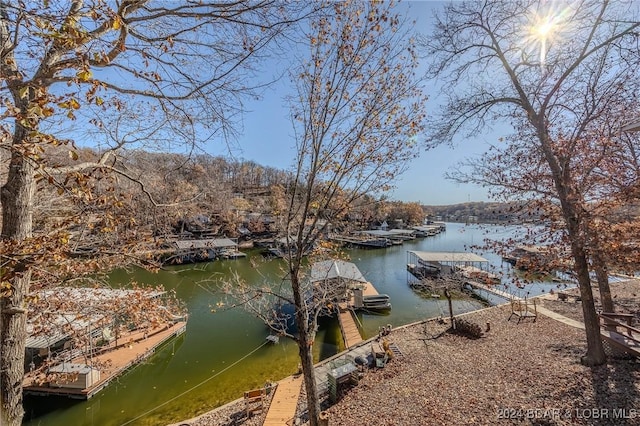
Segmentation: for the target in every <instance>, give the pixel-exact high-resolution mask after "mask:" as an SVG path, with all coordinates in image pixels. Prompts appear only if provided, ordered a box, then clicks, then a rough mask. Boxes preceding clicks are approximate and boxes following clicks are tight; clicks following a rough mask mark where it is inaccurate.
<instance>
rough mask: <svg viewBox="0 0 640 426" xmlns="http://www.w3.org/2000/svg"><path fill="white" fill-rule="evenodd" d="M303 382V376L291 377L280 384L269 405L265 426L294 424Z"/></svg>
mask: <svg viewBox="0 0 640 426" xmlns="http://www.w3.org/2000/svg"><path fill="white" fill-rule="evenodd" d="M302 382H303V377H302V374H300V375H298V376H290V377H287V378H286V379H283V380H281V381H279V382H278V387H277V388H276V392H275V394H274V395H273V399H272V400H271V404H270V405H269V411H267V416H266V417H265V419H264V423H263V425H264V426H283V425H289V424H293V419H294V417H295V415H296V409H297V407H298V398H299V397H300V388H301V387H302Z"/></svg>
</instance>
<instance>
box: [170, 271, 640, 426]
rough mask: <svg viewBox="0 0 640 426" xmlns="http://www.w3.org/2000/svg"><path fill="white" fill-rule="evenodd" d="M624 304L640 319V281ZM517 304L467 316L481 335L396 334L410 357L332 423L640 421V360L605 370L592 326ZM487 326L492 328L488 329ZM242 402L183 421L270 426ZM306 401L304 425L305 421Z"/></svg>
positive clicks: (629, 285)
mask: <svg viewBox="0 0 640 426" xmlns="http://www.w3.org/2000/svg"><path fill="white" fill-rule="evenodd" d="M611 286H612V292H613V294H614V297H615V299H614V300H615V301H616V305H617V307H619V309H620V311H621V312H629V311H631V312H632V313H634V314H635V315H636V321H638V320H640V303H639V302H640V297H638V296H639V295H640V281H637V280H636V281H628V282H626V283H615V284H612V285H611ZM541 303H542V305H543V306H545V307H546V308H547V309H551V310H554V311H556V312H558V311H562V312H560V313H561V314H562V315H565V316H567V317H570V318H574V319H581V305H580V303H579V301H575V298H573V299H569V300H568V301H559V300H558V299H557V296H556V295H548V296H546V297H545V298H543V299H542V300H541ZM510 312H511V311H510V307H509V306H508V305H503V306H498V307H493V308H488V309H483V310H480V311H476V312H472V313H469V314H465V315H464V318H465V319H466V320H468V321H469V322H472V323H476V324H478V325H479V326H481V328H482V330H483V331H484V332H483V335H482V337H480V338H478V339H472V338H469V337H467V336H464V335H460V334H456V333H450V332H447V328H448V324H446V323H444V324H443V323H439V322H437V321H427V322H423V323H418V324H413V325H410V326H405V327H400V328H399V329H396V330H393V331H392V332H391V334H390V335H389V336H388V339H389V340H390V341H393V342H395V343H396V344H397V345H398V346H399V347H400V348H401V350H402V352H403V353H404V356H403V357H401V358H396V359H393V360H392V361H390V362H389V363H388V364H387V365H386V367H385V368H382V369H369V370H367V371H366V372H365V373H364V374H362V377H361V378H360V380H359V383H358V385H357V386H355V387H353V388H351V389H348V390H346V391H345V392H344V393H343V394H342V396H341V398H340V399H339V401H338V402H337V403H336V404H335V405H333V406H331V407H327V409H326V413H327V414H328V417H329V424H331V425H364V424H376V425H464V424H474V425H494V424H505V425H511V424H526V425H570V424H571V425H574V424H578V425H640V362H639V361H638V359H636V358H628V357H626V356H622V355H612V356H611V357H610V359H609V362H608V363H607V364H605V365H602V366H598V367H593V368H589V367H585V366H583V365H581V364H580V356H581V355H583V354H584V352H585V348H586V342H585V334H584V331H583V330H580V329H578V328H575V327H572V326H570V325H567V324H565V323H563V322H560V321H558V320H556V319H552V318H549V317H546V316H544V315H540V314H539V315H538V317H537V319H536V321H535V322H534V321H532V320H531V319H527V320H526V321H521V322H520V323H517V321H514V320H513V319H512V320H511V321H509V320H508V318H509V316H510ZM487 328H488V329H489V330H488V331H486V330H487ZM243 409H244V403H243V401H242V400H237V401H234V402H233V403H230V404H227V405H226V406H224V407H221V408H219V409H216V410H213V411H212V412H209V413H206V414H204V415H203V416H200V417H198V418H195V419H191V420H187V421H184V422H180V423H177V424H176V425H190V426H205V425H225V426H230V425H247V426H254V425H260V424H262V421H263V420H264V416H265V414H266V410H264V411H263V413H262V414H260V415H257V416H254V417H251V418H246V417H245V416H244V412H243ZM304 409H305V404H304V399H303V398H301V400H300V403H299V410H298V418H299V419H298V421H297V422H296V423H295V424H305V421H304Z"/></svg>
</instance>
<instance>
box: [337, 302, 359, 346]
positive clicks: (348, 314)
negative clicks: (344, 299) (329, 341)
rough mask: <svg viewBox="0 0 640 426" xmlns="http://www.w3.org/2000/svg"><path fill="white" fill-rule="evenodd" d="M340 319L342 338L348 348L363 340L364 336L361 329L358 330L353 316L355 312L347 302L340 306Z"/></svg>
mask: <svg viewBox="0 0 640 426" xmlns="http://www.w3.org/2000/svg"><path fill="white" fill-rule="evenodd" d="M338 320H339V322H340V331H342V338H343V340H344V346H345V348H346V349H349V348H350V347H352V346H355V345H357V344H358V343H360V342H362V336H361V335H360V330H358V326H357V324H356V321H355V319H354V318H353V312H352V311H351V309H349V308H348V307H347V304H346V303H341V304H340V305H339V306H338Z"/></svg>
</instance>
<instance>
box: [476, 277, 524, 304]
mask: <svg viewBox="0 0 640 426" xmlns="http://www.w3.org/2000/svg"><path fill="white" fill-rule="evenodd" d="M465 284H468V285H469V286H470V287H472V288H476V289H478V290H483V291H486V292H487V293H491V294H493V295H495V296H498V297H502V298H503V299H506V300H512V299H520V297H518V296H516V295H513V294H511V293H507V292H506V291H502V290H498V289H497V288H495V287H494V286H487V285H484V284H480V283H479V282H476V281H465Z"/></svg>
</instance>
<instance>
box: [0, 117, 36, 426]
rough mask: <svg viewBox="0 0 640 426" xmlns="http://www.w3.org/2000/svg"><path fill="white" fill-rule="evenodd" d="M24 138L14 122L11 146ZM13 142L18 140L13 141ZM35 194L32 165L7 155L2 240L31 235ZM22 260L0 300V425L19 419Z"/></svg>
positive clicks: (25, 281)
mask: <svg viewBox="0 0 640 426" xmlns="http://www.w3.org/2000/svg"><path fill="white" fill-rule="evenodd" d="M25 138H26V129H24V128H23V127H22V126H20V125H19V124H18V125H16V135H15V137H14V146H16V145H17V144H20V143H22V142H23V141H24V140H25ZM16 141H18V142H17V143H16ZM34 193H35V179H34V167H33V165H32V163H31V162H30V161H29V160H28V159H26V158H25V157H24V156H23V155H22V154H21V153H19V152H17V151H14V152H13V154H12V157H11V163H10V166H9V173H8V176H7V182H6V183H5V185H4V186H3V187H2V189H1V190H0V202H1V203H2V239H7V240H15V241H24V240H25V239H27V238H29V237H31V234H32V226H33V225H32V210H33V197H34ZM29 268H30V267H29V265H28V263H27V262H25V261H19V262H18V263H17V265H15V266H14V267H13V273H14V275H13V276H12V277H9V281H10V282H11V285H12V287H11V294H10V295H9V296H7V297H2V298H1V299H0V313H1V314H0V345H1V348H2V350H1V354H0V399H1V405H0V424H1V425H3V426H7V425H8V426H18V425H20V424H21V422H22V416H23V415H24V409H23V407H22V380H23V376H24V357H25V343H26V339H27V331H26V323H27V315H26V311H27V306H26V305H27V303H26V296H27V295H28V294H29V284H30V280H31V270H30V269H29Z"/></svg>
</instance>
